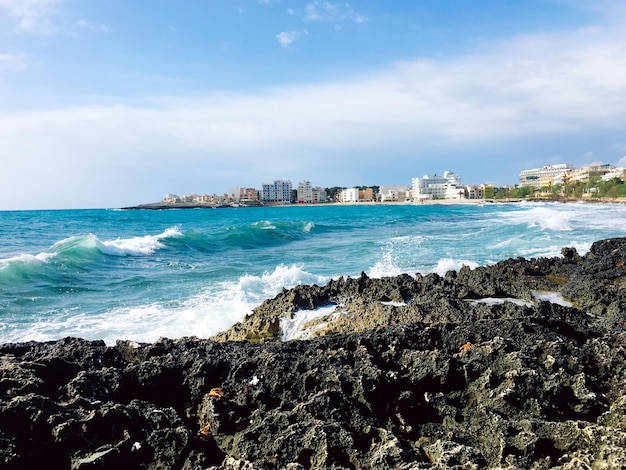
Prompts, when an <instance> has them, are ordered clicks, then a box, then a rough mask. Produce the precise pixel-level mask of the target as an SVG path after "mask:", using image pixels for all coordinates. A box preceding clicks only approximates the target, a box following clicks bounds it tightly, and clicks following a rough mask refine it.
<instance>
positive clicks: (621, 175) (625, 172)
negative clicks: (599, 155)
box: [602, 167, 626, 181]
mask: <svg viewBox="0 0 626 470" xmlns="http://www.w3.org/2000/svg"><path fill="white" fill-rule="evenodd" d="M614 178H617V179H620V180H622V181H623V180H624V179H626V168H624V167H617V168H612V169H611V170H610V171H609V172H608V173H605V174H604V176H602V181H611V180H612V179H614Z"/></svg>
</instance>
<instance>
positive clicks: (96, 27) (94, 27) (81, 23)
mask: <svg viewBox="0 0 626 470" xmlns="http://www.w3.org/2000/svg"><path fill="white" fill-rule="evenodd" d="M76 26H78V27H79V28H83V29H87V30H89V31H100V32H102V33H108V32H109V31H110V28H109V27H108V26H107V25H105V24H94V23H91V22H89V21H87V20H84V19H81V20H78V21H77V22H76Z"/></svg>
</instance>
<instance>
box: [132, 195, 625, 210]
mask: <svg viewBox="0 0 626 470" xmlns="http://www.w3.org/2000/svg"><path fill="white" fill-rule="evenodd" d="M522 202H528V203H537V202H543V203H545V202H553V203H563V204H626V197H622V198H558V199H554V198H542V197H535V198H525V199H520V198H513V199H424V200H422V201H419V202H414V201H387V202H378V201H363V202H325V203H315V204H282V203H260V202H257V203H236V204H222V205H214V204H202V203H184V202H181V203H164V202H153V203H147V204H139V205H136V206H127V207H121V208H120V209H121V210H168V209H233V208H255V207H326V206H330V207H332V206H386V205H414V206H421V205H437V204H445V205H465V204H477V205H480V204H514V203H522Z"/></svg>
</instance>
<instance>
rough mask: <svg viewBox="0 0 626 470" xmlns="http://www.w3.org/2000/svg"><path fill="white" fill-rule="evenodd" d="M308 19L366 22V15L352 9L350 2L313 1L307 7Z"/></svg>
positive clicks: (306, 14) (306, 17)
mask: <svg viewBox="0 0 626 470" xmlns="http://www.w3.org/2000/svg"><path fill="white" fill-rule="evenodd" d="M305 12H306V13H305V16H304V19H305V20H306V21H323V22H343V21H352V22H355V23H364V22H365V21H366V18H365V16H363V15H360V14H359V13H357V12H356V11H354V10H353V9H352V7H351V6H350V5H349V4H348V3H332V2H319V1H316V2H312V3H308V4H307V5H306V7H305Z"/></svg>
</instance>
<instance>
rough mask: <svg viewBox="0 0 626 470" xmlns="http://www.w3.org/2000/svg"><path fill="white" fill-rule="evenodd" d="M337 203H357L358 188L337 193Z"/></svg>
mask: <svg viewBox="0 0 626 470" xmlns="http://www.w3.org/2000/svg"><path fill="white" fill-rule="evenodd" d="M338 198H339V202H359V188H346V189H342V190H341V191H339V196H338Z"/></svg>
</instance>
